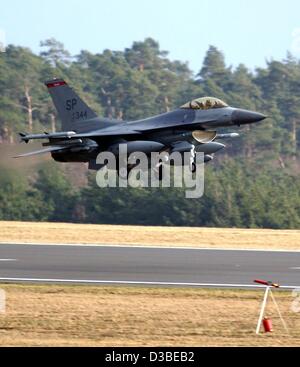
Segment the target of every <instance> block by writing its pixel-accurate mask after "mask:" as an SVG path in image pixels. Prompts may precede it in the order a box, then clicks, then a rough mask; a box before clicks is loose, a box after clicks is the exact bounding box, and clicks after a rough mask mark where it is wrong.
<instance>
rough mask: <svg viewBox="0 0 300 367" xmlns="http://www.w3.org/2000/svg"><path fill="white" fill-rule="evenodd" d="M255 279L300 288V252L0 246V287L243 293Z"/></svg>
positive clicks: (86, 246) (83, 246)
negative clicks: (74, 286)
mask: <svg viewBox="0 0 300 367" xmlns="http://www.w3.org/2000/svg"><path fill="white" fill-rule="evenodd" d="M257 278H260V279H267V280H272V281H274V282H278V283H280V284H282V285H286V286H290V287H293V288H294V287H297V286H300V252H267V251H266V252H265V251H247V250H245V251H236V250H207V249H176V248H145V247H141V248H138V247H122V246H121V247H111V246H104V245H103V246H101V245H100V246H88V245H82V246H76V245H74V246H73V245H24V244H16V245H12V244H1V245H0V282H7V281H11V282H37V281H42V282H56V283H90V284H91V283H92V284H144V285H174V286H193V285H194V286H205V285H207V286H211V287H214V286H218V285H220V286H230V285H232V286H236V287H242V286H243V285H249V286H253V280H254V279H257Z"/></svg>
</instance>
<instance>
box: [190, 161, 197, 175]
mask: <svg viewBox="0 0 300 367" xmlns="http://www.w3.org/2000/svg"><path fill="white" fill-rule="evenodd" d="M190 170H191V172H192V173H196V171H197V165H196V163H195V162H192V164H191V166H190Z"/></svg>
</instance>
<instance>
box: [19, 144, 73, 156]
mask: <svg viewBox="0 0 300 367" xmlns="http://www.w3.org/2000/svg"><path fill="white" fill-rule="evenodd" d="M69 148H70V146H67V147H59V146H52V147H49V148H46V149H40V150H35V151H33V152H28V153H23V154H19V155H17V156H15V157H14V158H21V157H30V156H32V155H38V154H44V153H51V152H56V151H58V150H65V149H69Z"/></svg>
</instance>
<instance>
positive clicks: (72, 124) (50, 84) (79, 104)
mask: <svg viewBox="0 0 300 367" xmlns="http://www.w3.org/2000/svg"><path fill="white" fill-rule="evenodd" d="M45 85H46V86H47V88H48V91H49V93H50V95H51V97H52V100H53V103H54V105H55V107H56V109H57V112H58V116H59V118H60V120H61V122H62V130H63V131H71V130H78V131H81V130H83V129H82V127H83V125H84V123H85V121H86V120H90V119H92V118H95V117H97V115H96V114H95V112H94V111H93V110H91V109H90V107H89V106H88V105H87V104H86V103H85V102H83V100H82V99H81V98H80V97H79V96H78V95H77V94H76V93H75V92H74V90H73V89H72V88H70V87H69V86H68V84H67V83H66V82H65V81H64V80H63V79H53V80H49V81H46V82H45Z"/></svg>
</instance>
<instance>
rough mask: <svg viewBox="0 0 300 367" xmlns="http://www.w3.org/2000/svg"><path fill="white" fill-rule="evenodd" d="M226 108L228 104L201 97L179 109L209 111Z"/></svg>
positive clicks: (212, 98) (216, 99)
mask: <svg viewBox="0 0 300 367" xmlns="http://www.w3.org/2000/svg"><path fill="white" fill-rule="evenodd" d="M224 107H228V104H226V103H225V102H223V101H221V100H220V99H218V98H214V97H202V98H198V99H194V100H193V101H190V102H188V103H186V104H184V105H183V106H181V107H180V108H183V109H192V110H211V109H213V108H224Z"/></svg>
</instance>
